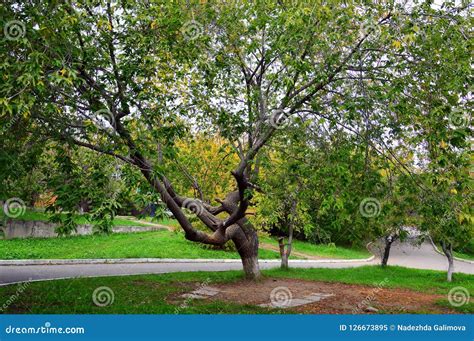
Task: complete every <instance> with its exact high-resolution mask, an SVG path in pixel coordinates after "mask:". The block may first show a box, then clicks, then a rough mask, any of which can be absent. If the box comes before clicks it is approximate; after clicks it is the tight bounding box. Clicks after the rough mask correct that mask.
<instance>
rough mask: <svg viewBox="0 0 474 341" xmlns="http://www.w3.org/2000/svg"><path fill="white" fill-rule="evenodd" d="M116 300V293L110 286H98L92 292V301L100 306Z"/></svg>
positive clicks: (110, 303)
mask: <svg viewBox="0 0 474 341" xmlns="http://www.w3.org/2000/svg"><path fill="white" fill-rule="evenodd" d="M114 300H115V295H114V292H113V290H112V289H110V288H109V287H98V288H97V289H95V290H94V292H93V293H92V302H94V304H95V305H96V306H98V307H106V306H108V305H112V303H114Z"/></svg>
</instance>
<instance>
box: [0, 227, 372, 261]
mask: <svg viewBox="0 0 474 341" xmlns="http://www.w3.org/2000/svg"><path fill="white" fill-rule="evenodd" d="M263 239H264V241H265V242H267V243H272V244H274V246H277V244H276V241H274V240H272V239H270V238H268V237H266V238H265V237H264V238H263ZM294 249H295V250H296V251H299V252H304V253H307V254H310V255H314V256H320V257H333V258H366V257H368V256H369V254H368V252H366V251H365V252H363V251H362V250H351V249H345V248H341V247H337V248H336V247H331V246H326V245H313V244H309V243H305V242H300V241H297V242H296V243H295V245H294ZM259 257H260V258H261V259H278V258H279V253H278V252H275V251H272V250H265V249H260V251H259ZM27 258H32V259H45V258H49V259H72V258H235V259H238V258H239V255H238V254H237V252H232V251H223V250H213V249H211V248H209V247H205V246H203V245H200V244H197V243H194V242H190V241H187V240H186V239H185V238H184V236H183V234H182V233H173V232H170V231H154V232H140V233H116V234H112V235H110V236H102V235H88V236H72V237H65V238H44V239H39V238H36V239H31V238H29V239H12V240H0V259H27ZM292 258H294V259H297V258H301V257H292Z"/></svg>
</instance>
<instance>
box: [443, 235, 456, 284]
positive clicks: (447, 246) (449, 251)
mask: <svg viewBox="0 0 474 341" xmlns="http://www.w3.org/2000/svg"><path fill="white" fill-rule="evenodd" d="M441 247H442V248H443V252H444V254H445V255H446V258H448V276H447V280H448V282H451V281H452V280H453V272H454V257H453V244H451V243H446V242H445V241H444V240H443V241H442V242H441Z"/></svg>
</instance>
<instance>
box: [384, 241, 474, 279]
mask: <svg viewBox="0 0 474 341" xmlns="http://www.w3.org/2000/svg"><path fill="white" fill-rule="evenodd" d="M388 264H389V265H400V266H405V267H407V268H417V269H431V270H441V271H446V270H447V268H448V260H447V258H446V257H445V256H444V255H441V254H439V253H437V252H436V251H435V249H434V248H433V245H431V243H430V242H428V241H426V242H424V243H423V244H421V245H419V246H416V245H415V244H413V243H410V242H404V243H400V242H394V243H393V245H392V249H391V251H390V257H389V259H388ZM454 271H455V272H464V273H468V274H474V264H471V263H467V262H463V261H457V260H455V261H454Z"/></svg>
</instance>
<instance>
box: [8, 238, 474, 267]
mask: <svg viewBox="0 0 474 341" xmlns="http://www.w3.org/2000/svg"><path fill="white" fill-rule="evenodd" d="M430 242H431V245H432V246H433V249H435V251H436V252H438V253H439V254H440V255H442V256H444V257H446V255H445V254H444V253H443V252H441V251H440V250H439V249H438V247H437V246H436V244H435V243H434V241H433V239H431V237H430ZM453 258H454V259H455V260H457V261H460V262H464V263H468V264H474V261H472V260H469V259H464V258H459V257H456V256H453ZM0 264H1V263H0Z"/></svg>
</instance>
